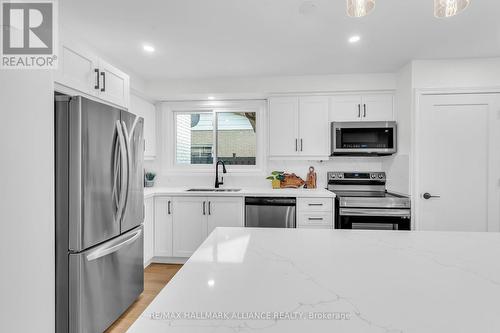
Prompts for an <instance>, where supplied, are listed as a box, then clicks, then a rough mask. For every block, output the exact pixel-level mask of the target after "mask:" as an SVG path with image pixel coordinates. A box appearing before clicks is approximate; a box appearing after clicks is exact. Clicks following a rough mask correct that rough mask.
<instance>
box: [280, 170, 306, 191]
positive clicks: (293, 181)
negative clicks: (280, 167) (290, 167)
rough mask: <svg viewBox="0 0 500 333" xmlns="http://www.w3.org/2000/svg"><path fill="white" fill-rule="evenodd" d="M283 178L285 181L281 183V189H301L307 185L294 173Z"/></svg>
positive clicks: (286, 174)
mask: <svg viewBox="0 0 500 333" xmlns="http://www.w3.org/2000/svg"><path fill="white" fill-rule="evenodd" d="M283 176H284V179H283V180H282V181H281V188H299V187H301V186H304V184H305V182H304V180H303V179H302V178H300V177H299V176H297V175H296V174H294V173H292V174H290V173H285V174H283Z"/></svg>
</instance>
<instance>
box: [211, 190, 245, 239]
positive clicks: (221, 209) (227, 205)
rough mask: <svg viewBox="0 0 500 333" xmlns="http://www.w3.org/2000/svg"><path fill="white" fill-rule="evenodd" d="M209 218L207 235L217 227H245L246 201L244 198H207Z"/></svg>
mask: <svg viewBox="0 0 500 333" xmlns="http://www.w3.org/2000/svg"><path fill="white" fill-rule="evenodd" d="M207 200H208V208H209V209H208V218H207V236H208V235H210V233H211V232H212V231H213V230H214V229H215V228H217V227H243V226H244V225H245V222H244V211H245V209H244V201H243V198H226V197H222V198H214V197H212V198H207Z"/></svg>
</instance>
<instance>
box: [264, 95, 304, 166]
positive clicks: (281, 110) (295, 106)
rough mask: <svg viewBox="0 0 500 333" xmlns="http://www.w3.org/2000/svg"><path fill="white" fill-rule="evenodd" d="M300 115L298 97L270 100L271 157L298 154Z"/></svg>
mask: <svg viewBox="0 0 500 333" xmlns="http://www.w3.org/2000/svg"><path fill="white" fill-rule="evenodd" d="M298 114H299V98H298V97H273V98H271V99H270V100H269V143H270V144H269V155H271V156H294V155H297V154H298V145H299V141H298V140H299V128H298Z"/></svg>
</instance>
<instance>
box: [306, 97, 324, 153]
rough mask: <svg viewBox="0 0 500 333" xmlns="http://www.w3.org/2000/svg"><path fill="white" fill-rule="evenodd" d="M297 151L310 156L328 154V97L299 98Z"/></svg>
mask: <svg viewBox="0 0 500 333" xmlns="http://www.w3.org/2000/svg"><path fill="white" fill-rule="evenodd" d="M299 153H300V154H301V155H304V156H311V157H327V156H329V155H330V124H329V121H328V97H324V96H318V97H316V96H313V97H300V98H299Z"/></svg>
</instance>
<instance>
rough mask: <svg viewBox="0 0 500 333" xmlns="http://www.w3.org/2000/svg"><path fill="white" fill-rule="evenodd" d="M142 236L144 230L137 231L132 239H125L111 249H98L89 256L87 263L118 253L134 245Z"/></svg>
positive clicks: (110, 247)
mask: <svg viewBox="0 0 500 333" xmlns="http://www.w3.org/2000/svg"><path fill="white" fill-rule="evenodd" d="M141 234H142V229H139V230H137V231H135V232H134V233H133V234H132V235H131V236H130V237H128V238H127V239H125V240H124V241H123V242H120V243H118V244H114V245H111V246H109V247H102V248H98V249H96V250H95V251H92V252H90V253H89V254H88V255H87V261H93V260H96V259H99V258H102V257H105V256H107V255H108V254H111V253H113V252H116V251H118V250H120V249H121V248H123V247H124V246H127V245H128V244H130V243H133V242H134V241H135V240H136V239H137V238H139V237H140V236H141Z"/></svg>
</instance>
